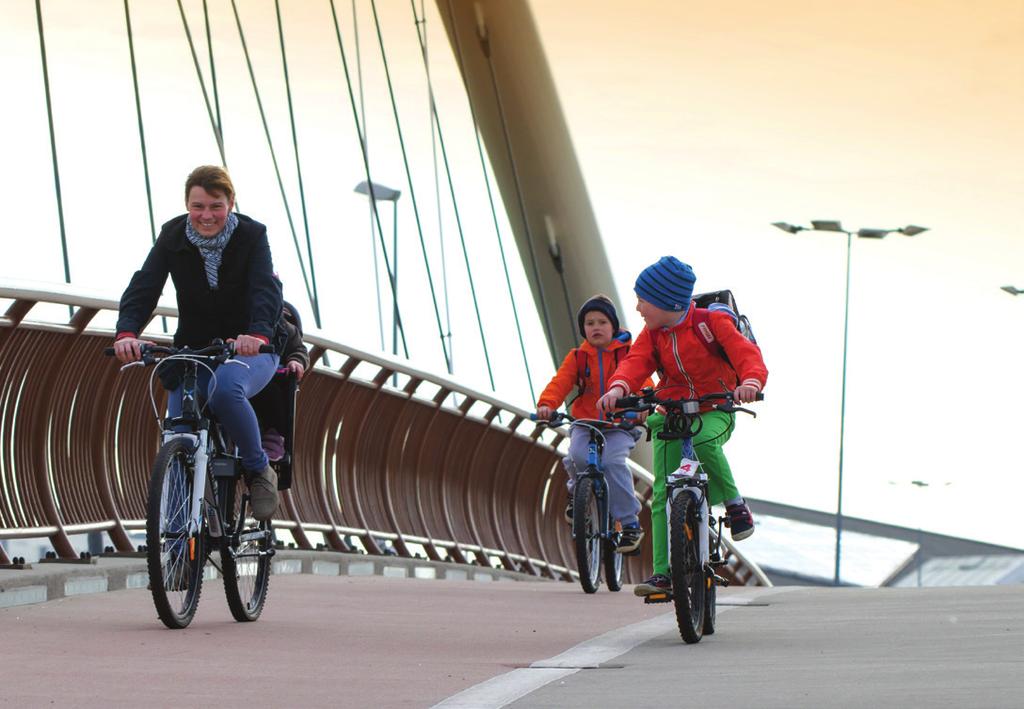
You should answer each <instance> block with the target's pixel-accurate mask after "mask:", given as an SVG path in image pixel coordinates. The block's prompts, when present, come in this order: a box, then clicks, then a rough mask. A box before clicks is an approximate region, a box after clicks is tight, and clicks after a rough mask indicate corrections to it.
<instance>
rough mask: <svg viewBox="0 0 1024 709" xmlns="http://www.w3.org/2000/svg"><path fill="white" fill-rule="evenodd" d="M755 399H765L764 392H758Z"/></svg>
mask: <svg viewBox="0 0 1024 709" xmlns="http://www.w3.org/2000/svg"><path fill="white" fill-rule="evenodd" d="M754 401H764V394H763V393H762V392H757V396H755V397H754Z"/></svg>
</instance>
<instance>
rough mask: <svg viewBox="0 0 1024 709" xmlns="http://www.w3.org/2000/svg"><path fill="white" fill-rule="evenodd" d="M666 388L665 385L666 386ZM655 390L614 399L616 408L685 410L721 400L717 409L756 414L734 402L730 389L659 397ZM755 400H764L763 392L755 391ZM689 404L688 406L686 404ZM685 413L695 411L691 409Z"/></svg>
mask: <svg viewBox="0 0 1024 709" xmlns="http://www.w3.org/2000/svg"><path fill="white" fill-rule="evenodd" d="M666 388H667V387H666ZM656 391H657V390H655V389H651V388H647V389H643V390H642V391H641V392H640V393H639V394H635V395H633V396H624V397H622V398H620V399H617V400H616V401H615V406H616V408H618V409H625V410H627V411H653V410H654V408H655V407H657V406H663V407H664V408H666V409H675V410H678V411H684V412H686V409H687V408H691V407H692V406H693V405H697V406H700V404H705V403H707V402H710V401H721V402H722V403H721V404H715V405H714V408H715V409H717V410H719V411H724V412H726V413H729V412H733V411H742V412H744V413H748V414H751V415H756V414H754V412H752V411H748V410H746V409H743V408H741V407H739V406H736V404H735V398H734V396H733V393H732V392H731V391H721V392H713V393H711V394H705V395H704V396H698V397H696V398H692V399H688V398H685V397H684V398H678V399H672V398H665V399H662V398H659V397H657V396H655V393H656ZM754 400H755V401H764V394H763V393H761V392H757V394H756V396H755V397H754ZM688 405H689V406H688ZM687 413H696V411H691V412H687Z"/></svg>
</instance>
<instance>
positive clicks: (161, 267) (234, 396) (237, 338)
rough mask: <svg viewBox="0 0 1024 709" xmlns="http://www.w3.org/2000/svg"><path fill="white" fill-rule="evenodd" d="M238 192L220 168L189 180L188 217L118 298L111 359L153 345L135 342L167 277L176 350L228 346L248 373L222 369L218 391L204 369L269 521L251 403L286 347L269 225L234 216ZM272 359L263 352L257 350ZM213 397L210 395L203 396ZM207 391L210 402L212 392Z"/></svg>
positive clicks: (269, 490)
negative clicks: (174, 310) (267, 349)
mask: <svg viewBox="0 0 1024 709" xmlns="http://www.w3.org/2000/svg"><path fill="white" fill-rule="evenodd" d="M234 203H235V190H234V186H233V185H232V184H231V178H230V177H229V176H228V173H227V171H226V170H224V169H223V168H221V167H216V166H211V165H204V166H201V167H197V168H196V169H195V170H193V171H192V173H191V174H190V175H189V176H188V179H187V180H186V181H185V204H186V207H187V209H188V214H183V215H181V216H179V217H175V218H174V219H172V220H170V221H169V222H167V223H166V224H164V225H163V227H162V228H161V230H160V236H159V237H158V238H157V240H156V243H155V244H154V245H153V248H152V249H151V250H150V252H149V256H147V257H146V261H145V263H143V265H142V268H141V269H140V270H138V271H136V272H135V275H134V276H132V279H131V282H130V283H129V284H128V288H127V289H126V290H125V291H124V294H123V295H122V296H121V304H120V308H119V316H118V321H117V337H116V341H115V343H114V352H115V354H116V355H117V358H118V359H119V360H120V361H122V362H125V363H127V362H133V361H136V360H138V359H140V357H141V347H142V346H143V345H151V344H153V343H152V342H149V341H148V340H142V339H139V335H140V333H141V332H142V330H143V329H144V328H145V326H146V324H147V323H148V322H149V320H150V318H151V317H152V314H153V310H154V308H156V305H157V301H158V300H159V298H160V294H161V292H162V291H163V288H164V284H165V283H166V282H167V276H168V275H170V277H171V280H172V281H173V282H174V289H175V292H176V295H177V301H178V329H177V332H175V333H174V345H175V346H176V347H184V346H188V347H191V348H201V347H203V346H205V345H207V344H209V343H210V341H211V340H214V339H221V340H225V341H231V340H233V341H234V343H235V352H236V359H238V360H240V361H242V362H244V363H245V364H246V365H248V366H246V367H241V366H234V367H220V368H219V369H218V371H217V376H216V385H215V386H212V385H211V384H210V380H211V377H210V374H209V372H207V371H206V370H205V369H203V370H201V377H200V383H201V384H200V385H201V387H202V391H203V392H204V393H206V394H207V398H208V402H207V403H208V405H209V407H210V409H211V410H212V411H213V412H214V413H215V414H216V415H217V417H218V419H219V420H220V422H221V423H222V424H223V425H224V428H225V429H226V430H227V432H228V434H229V435H230V436H231V438H232V440H233V441H234V442H235V444H236V445H237V446H238V449H239V452H240V454H241V458H242V466H243V468H245V471H246V477H247V479H248V480H249V484H250V490H251V494H252V507H253V516H255V517H256V518H257V519H261V520H266V519H270V518H271V516H272V515H273V514H274V510H275V509H276V508H277V475H276V473H274V471H273V469H272V468H271V467H270V465H269V463H268V460H267V455H266V453H265V452H264V450H263V447H262V445H261V442H260V428H259V423H258V421H257V419H256V415H255V413H254V412H253V408H252V406H251V405H250V403H249V398H250V397H252V396H254V395H255V394H256V393H257V392H259V391H260V390H261V389H262V388H263V387H264V386H266V385H267V383H268V382H269V381H270V379H271V378H272V377H273V376H274V372H275V370H276V368H277V363H278V359H279V356H280V353H281V351H282V349H283V345H284V342H285V341H286V340H287V333H286V332H285V330H284V328H283V326H282V324H281V303H282V299H281V287H280V284H279V282H278V281H277V280H276V279H275V278H274V267H273V263H272V261H271V257H270V245H269V243H268V241H267V228H266V227H265V226H264V225H262V224H260V223H259V222H257V221H255V220H253V219H250V218H249V217H247V216H245V215H242V214H236V213H234V212H233V211H232V209H233V208H234ZM266 344H270V345H273V346H274V349H275V352H274V353H263V354H260V351H259V349H260V346H261V345H266ZM175 364H176V363H174V362H172V363H169V364H168V365H166V366H163V367H161V368H160V379H161V382H162V383H163V385H164V388H165V389H167V391H168V392H169V395H168V410H169V412H170V415H171V416H178V415H180V412H181V395H180V388H181V369H180V368H179V367H176V366H175ZM209 390H212V391H209ZM211 394H212V395H211Z"/></svg>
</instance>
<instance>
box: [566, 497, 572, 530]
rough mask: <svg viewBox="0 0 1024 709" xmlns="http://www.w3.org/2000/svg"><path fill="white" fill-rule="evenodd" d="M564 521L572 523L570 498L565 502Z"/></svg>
mask: <svg viewBox="0 0 1024 709" xmlns="http://www.w3.org/2000/svg"><path fill="white" fill-rule="evenodd" d="M565 521H566V522H568V523H569V524H572V498H571V497H570V498H569V501H568V502H566V503H565Z"/></svg>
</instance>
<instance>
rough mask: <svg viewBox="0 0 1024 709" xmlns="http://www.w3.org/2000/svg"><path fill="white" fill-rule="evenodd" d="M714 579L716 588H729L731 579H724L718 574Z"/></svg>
mask: <svg viewBox="0 0 1024 709" xmlns="http://www.w3.org/2000/svg"><path fill="white" fill-rule="evenodd" d="M713 578H714V580H715V585H716V586H728V585H729V579H727V578H723V577H721V576H719V575H718V574H714V575H713Z"/></svg>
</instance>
